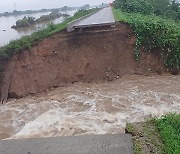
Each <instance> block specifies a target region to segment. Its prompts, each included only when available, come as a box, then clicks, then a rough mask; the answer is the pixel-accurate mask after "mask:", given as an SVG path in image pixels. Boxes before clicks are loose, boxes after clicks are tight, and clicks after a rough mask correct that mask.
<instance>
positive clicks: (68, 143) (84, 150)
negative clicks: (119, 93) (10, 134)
mask: <svg viewBox="0 0 180 154" xmlns="http://www.w3.org/2000/svg"><path fill="white" fill-rule="evenodd" d="M132 153H133V148H132V139H131V135H129V134H122V135H97V136H78V137H56V138H43V139H22V140H5V141H0V154H132Z"/></svg>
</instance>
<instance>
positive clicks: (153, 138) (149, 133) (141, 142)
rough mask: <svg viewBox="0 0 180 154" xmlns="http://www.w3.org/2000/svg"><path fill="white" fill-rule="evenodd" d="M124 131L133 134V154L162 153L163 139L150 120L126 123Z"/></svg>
mask: <svg viewBox="0 0 180 154" xmlns="http://www.w3.org/2000/svg"><path fill="white" fill-rule="evenodd" d="M126 133H130V134H132V136H133V144H134V153H135V154H144V153H146V154H152V153H164V152H163V150H164V149H163V146H164V145H163V141H162V139H161V137H160V134H159V132H158V130H157V127H156V126H155V124H154V123H153V122H152V121H147V122H139V123H131V124H127V126H126Z"/></svg>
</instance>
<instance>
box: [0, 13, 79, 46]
mask: <svg viewBox="0 0 180 154" xmlns="http://www.w3.org/2000/svg"><path fill="white" fill-rule="evenodd" d="M75 12H76V10H73V11H69V12H67V14H69V15H71V16H72V15H74V13H75ZM49 13H50V12H46V13H34V14H24V15H18V16H9V17H0V47H1V46H4V45H6V44H8V43H9V42H10V41H11V40H16V39H19V38H21V37H22V36H25V35H30V34H32V33H33V32H35V31H37V30H39V29H42V28H44V27H46V25H47V24H48V23H49V22H46V23H41V24H36V25H34V26H31V27H27V28H20V29H18V30H15V29H12V28H11V26H13V25H15V24H16V21H17V20H19V19H22V18H23V17H24V16H27V17H29V16H30V17H35V18H36V19H37V18H39V17H40V16H42V15H47V14H49ZM63 13H64V12H63ZM63 20H64V18H62V17H60V18H57V19H55V20H52V21H51V22H53V23H55V24H57V23H61V22H62V21H63Z"/></svg>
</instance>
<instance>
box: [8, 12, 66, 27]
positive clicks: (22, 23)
mask: <svg viewBox="0 0 180 154" xmlns="http://www.w3.org/2000/svg"><path fill="white" fill-rule="evenodd" d="M68 16H69V15H68V14H61V13H59V12H52V13H50V14H48V15H42V16H41V17H39V18H37V19H35V18H34V17H26V16H25V17H24V18H23V19H19V20H17V21H16V25H13V26H12V27H11V28H13V29H17V28H23V27H29V26H31V25H34V24H37V23H42V22H47V21H51V20H53V19H56V18H60V17H66V18H67V17H68Z"/></svg>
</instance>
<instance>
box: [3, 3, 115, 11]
mask: <svg viewBox="0 0 180 154" xmlns="http://www.w3.org/2000/svg"><path fill="white" fill-rule="evenodd" d="M111 1H112V0H0V12H5V11H12V10H14V8H15V7H16V9H17V10H28V9H32V10H36V9H42V8H58V7H62V6H65V5H67V6H81V5H84V4H91V5H96V4H101V3H103V2H104V3H109V2H111Z"/></svg>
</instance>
